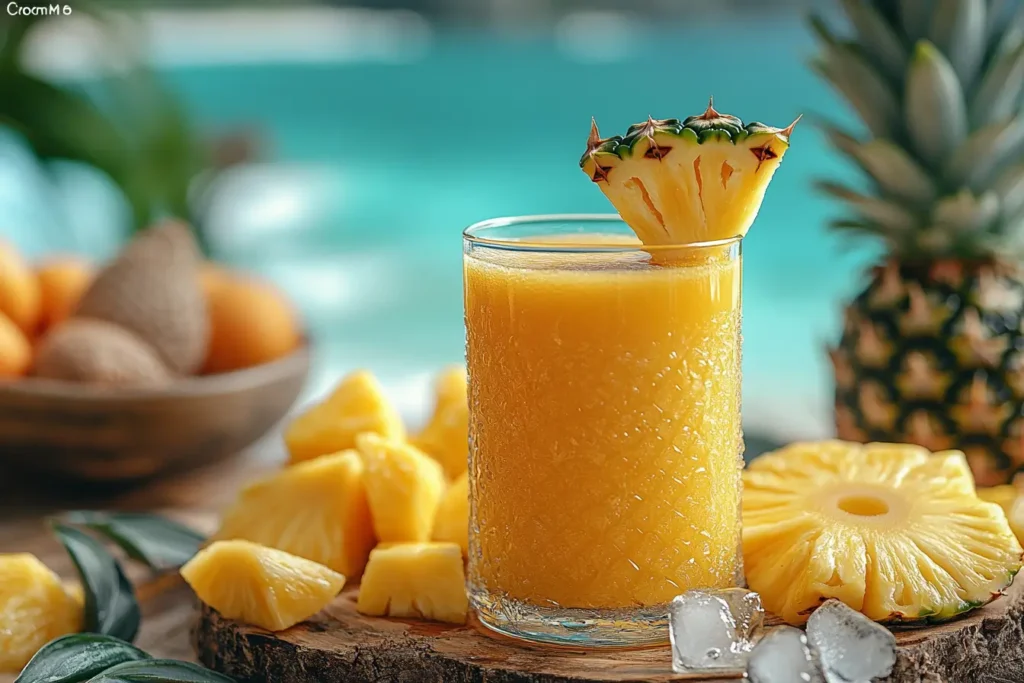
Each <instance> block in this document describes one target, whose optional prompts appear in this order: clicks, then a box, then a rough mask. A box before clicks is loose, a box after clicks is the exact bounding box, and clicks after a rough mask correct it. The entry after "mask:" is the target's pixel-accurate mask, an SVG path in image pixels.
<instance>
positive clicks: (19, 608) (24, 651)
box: [0, 553, 82, 673]
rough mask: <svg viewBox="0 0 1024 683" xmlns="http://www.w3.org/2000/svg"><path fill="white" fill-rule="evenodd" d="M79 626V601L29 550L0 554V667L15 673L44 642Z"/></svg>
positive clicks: (1, 669) (80, 610) (80, 618)
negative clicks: (26, 551) (12, 553)
mask: <svg viewBox="0 0 1024 683" xmlns="http://www.w3.org/2000/svg"><path fill="white" fill-rule="evenodd" d="M81 628H82V605H81V603H79V602H77V601H76V600H75V598H74V597H73V596H72V595H69V593H68V592H67V591H66V590H65V589H64V585H63V584H62V583H61V581H60V579H59V578H57V575H56V574H54V573H53V572H52V571H50V570H49V569H48V568H47V567H46V565H44V564H43V563H42V562H40V561H39V560H38V559H36V557H35V556H33V555H29V554H28V553H20V554H16V555H0V671H11V672H15V673H17V672H18V671H21V669H22V668H23V667H24V666H25V665H26V664H28V660H30V659H31V658H32V656H33V655H34V654H35V653H36V651H37V650H39V648H41V647H42V646H43V645H45V644H46V643H48V642H50V641H51V640H53V639H54V638H57V637H58V636H63V635H67V634H68V633H76V632H78V631H80V630H81Z"/></svg>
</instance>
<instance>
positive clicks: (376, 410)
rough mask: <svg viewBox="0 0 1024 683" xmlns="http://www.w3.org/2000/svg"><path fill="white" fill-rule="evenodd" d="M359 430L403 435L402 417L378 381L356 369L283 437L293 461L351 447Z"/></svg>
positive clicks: (354, 443) (298, 419) (398, 437)
mask: <svg viewBox="0 0 1024 683" xmlns="http://www.w3.org/2000/svg"><path fill="white" fill-rule="evenodd" d="M363 432H373V433H375V434H380V435H382V436H386V437H388V438H393V439H403V438H405V428H404V427H403V425H402V420H401V418H400V417H399V415H398V413H397V412H395V409H394V408H393V407H392V406H391V404H390V403H389V402H388V400H387V398H386V397H385V396H384V391H383V389H382V388H381V386H380V383H379V382H378V381H377V379H376V378H375V377H374V376H373V375H372V374H371V373H369V372H367V371H365V370H360V371H358V372H354V373H352V374H351V375H349V376H347V377H345V378H344V379H343V380H342V381H341V383H340V384H339V385H338V386H337V388H336V389H335V390H334V392H333V393H332V394H331V395H330V396H328V397H327V399H326V400H325V401H324V402H323V403H320V404H317V405H314V406H313V407H311V408H310V409H309V410H307V411H306V412H305V413H303V414H302V415H300V416H299V417H297V418H296V419H295V420H294V421H293V422H292V423H291V425H289V426H288V429H287V431H286V432H285V437H284V439H285V444H286V445H287V446H288V452H289V454H290V455H291V461H292V462H293V463H295V462H301V461H303V460H309V459H311V458H315V457H318V456H321V455H326V454H327V453H337V452H338V451H343V450H346V449H349V448H355V445H356V436H358V435H359V434H362V433H363Z"/></svg>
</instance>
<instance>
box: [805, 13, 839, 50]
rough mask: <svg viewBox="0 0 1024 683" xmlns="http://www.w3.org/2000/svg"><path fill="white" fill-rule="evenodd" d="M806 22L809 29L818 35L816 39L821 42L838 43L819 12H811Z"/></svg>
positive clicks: (827, 43)
mask: <svg viewBox="0 0 1024 683" xmlns="http://www.w3.org/2000/svg"><path fill="white" fill-rule="evenodd" d="M807 23H808V24H809V25H810V27H811V30H812V31H814V34H815V35H816V36H818V40H820V41H821V42H822V43H823V44H825V45H836V44H838V43H839V41H838V40H837V39H836V37H835V35H834V34H833V33H832V29H830V28H829V27H828V24H826V23H825V20H824V19H822V18H821V15H820V14H817V13H814V12H812V13H811V15H810V17H809V18H808V20H807Z"/></svg>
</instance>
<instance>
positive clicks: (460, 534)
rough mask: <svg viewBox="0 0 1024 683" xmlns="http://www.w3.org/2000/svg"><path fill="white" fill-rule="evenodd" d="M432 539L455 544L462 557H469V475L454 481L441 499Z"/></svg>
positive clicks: (465, 474) (466, 474)
mask: <svg viewBox="0 0 1024 683" xmlns="http://www.w3.org/2000/svg"><path fill="white" fill-rule="evenodd" d="M432 539H433V540H435V541H440V542H445V543H456V544H458V546H459V547H460V548H462V555H463V557H469V473H468V472H467V473H463V475H462V476H461V477H459V478H458V479H456V480H455V481H454V482H453V483H452V485H451V486H449V487H448V490H447V491H445V493H444V498H442V499H441V506H440V507H438V509H437V517H436V519H434V533H433V534H432Z"/></svg>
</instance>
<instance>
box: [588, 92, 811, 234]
mask: <svg viewBox="0 0 1024 683" xmlns="http://www.w3.org/2000/svg"><path fill="white" fill-rule="evenodd" d="M797 120H798V121H799V119H797ZM794 126H796V121H794V122H793V123H792V124H790V126H789V127H788V128H771V127H769V126H765V125H764V124H761V123H750V124H747V125H746V126H744V125H743V122H742V121H741V120H739V119H738V118H736V117H735V116H729V115H728V114H720V113H718V112H717V111H715V108H714V107H713V106H711V105H708V108H707V111H705V112H704V113H703V114H701V115H700V116H691V117H689V118H688V119H686V120H684V121H679V120H678V119H664V120H660V121H659V120H655V119H652V118H648V119H647V121H646V122H644V123H637V124H634V125H632V126H630V127H629V130H628V131H627V132H626V135H625V137H619V136H614V137H611V138H605V139H602V138H601V136H600V134H599V133H598V131H597V124H596V123H593V124H592V126H591V129H590V139H589V140H588V141H587V151H586V152H585V153H584V155H583V158H582V159H581V160H580V167H581V168H582V169H583V171H584V172H585V173H586V174H587V175H588V176H590V179H591V180H593V181H594V182H595V183H597V185H598V187H600V188H601V191H602V192H604V193H605V195H606V196H607V197H608V199H609V200H610V201H611V203H612V205H613V206H614V207H615V208H616V210H618V212H619V214H620V215H621V216H622V218H623V220H625V221H626V223H627V224H629V227H630V228H632V229H633V231H634V232H636V235H637V237H639V238H640V241H642V242H643V243H644V244H645V245H656V244H677V245H678V244H691V243H694V242H709V241H713V240H721V239H729V238H732V237H741V236H743V235H745V234H747V230H749V229H750V225H751V223H753V222H754V218H755V217H756V216H757V212H758V211H759V210H760V209H761V202H762V201H763V200H764V193H765V190H767V189H768V183H770V182H771V179H772V176H773V175H775V171H776V169H778V167H779V164H780V163H781V162H782V157H783V155H785V153H786V150H787V149H789V136H790V134H791V133H792V132H793V127H794Z"/></svg>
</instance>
